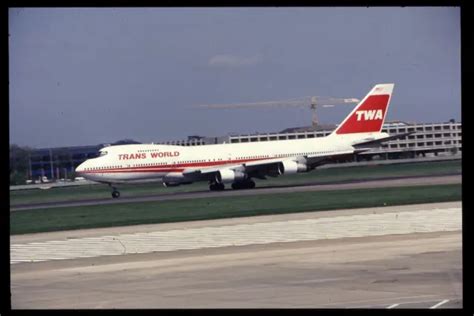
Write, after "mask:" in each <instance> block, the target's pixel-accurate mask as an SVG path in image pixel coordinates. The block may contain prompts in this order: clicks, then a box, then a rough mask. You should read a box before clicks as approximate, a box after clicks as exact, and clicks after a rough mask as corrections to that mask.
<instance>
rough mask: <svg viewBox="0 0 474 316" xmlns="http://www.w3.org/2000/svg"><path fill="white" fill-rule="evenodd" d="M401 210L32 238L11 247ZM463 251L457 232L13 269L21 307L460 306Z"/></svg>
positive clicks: (74, 261)
mask: <svg viewBox="0 0 474 316" xmlns="http://www.w3.org/2000/svg"><path fill="white" fill-rule="evenodd" d="M460 205H461V202H449V203H438V204H431V207H432V208H433V209H436V208H449V207H453V206H457V207H459V206H460ZM427 206H428V204H420V205H409V206H403V207H399V212H411V211H413V210H416V209H417V208H420V207H421V208H422V209H426V207H427ZM393 208H395V207H391V208H375V209H370V208H367V209H360V210H342V211H328V212H318V213H317V214H316V213H313V214H311V213H310V212H308V213H300V214H285V215H273V216H260V217H259V216H256V217H251V218H239V219H223V220H217V221H203V222H193V223H180V224H176V223H175V224H162V225H141V226H137V227H127V228H107V229H101V230H95V229H94V230H82V231H76V232H56V233H44V234H33V235H30V236H18V237H17V236H13V237H12V243H21V242H30V241H32V240H35V237H37V238H38V239H39V240H57V239H58V238H61V237H62V238H69V237H71V236H74V237H76V238H82V237H85V236H92V235H94V234H98V235H103V234H104V233H107V234H118V233H123V232H127V231H128V232H131V231H136V232H138V231H150V230H156V229H157V227H162V229H163V230H165V231H166V230H174V229H176V228H177V227H179V226H176V225H190V226H187V227H188V228H196V227H208V226H213V225H214V226H222V225H232V224H245V223H246V221H248V222H247V223H248V224H251V223H255V222H273V221H277V220H278V221H282V220H300V219H308V218H314V217H313V216H316V217H317V218H326V217H331V216H340V215H341V213H340V212H343V213H342V214H344V215H347V216H352V215H360V214H372V213H373V212H382V213H383V212H393ZM384 209H385V210H384ZM124 230H125V231H124ZM61 234H62V235H61ZM51 236H52V237H51ZM461 247H462V236H461V231H460V230H458V231H444V232H443V231H439V232H429V233H412V234H400V235H384V236H370V237H353V238H340V239H330V240H309V241H297V242H285V243H283V242H282V243H279V242H276V243H271V244H263V245H262V244H254V245H246V246H229V247H220V248H206V249H194V250H179V251H169V252H154V253H146V254H129V255H119V256H102V257H94V258H82V259H72V260H57V261H44V262H37V263H18V264H14V265H11V286H12V308H13V309H32V308H33V309H36V308H47V309H56V308H65V309H69V308H86V309H88V308H219V307H220V308H384V309H385V308H389V307H391V308H395V309H398V308H433V307H436V308H461V307H462V301H463V297H462V251H461Z"/></svg>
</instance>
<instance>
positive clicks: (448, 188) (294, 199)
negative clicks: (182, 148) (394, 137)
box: [10, 184, 461, 234]
mask: <svg viewBox="0 0 474 316" xmlns="http://www.w3.org/2000/svg"><path fill="white" fill-rule="evenodd" d="M458 200H461V184H450V185H433V186H430V185H428V186H413V187H397V188H376V189H354V190H334V191H319V192H296V193H284V194H269V195H262V196H256V195H254V196H235V197H218V198H197V199H192V200H172V201H159V202H142V203H126V204H115V205H114V204H112V205H94V206H82V207H67V208H54V209H39V210H28V211H18V212H12V213H10V224H11V225H10V229H11V234H27V233H38V232H50V231H61V230H73V229H84V228H99V227H114V226H128V225H138V224H154V223H169V222H181V221H193V220H205V219H218V218H230V217H243V216H254V215H269V214H284V213H297V212H307V211H322V210H333V209H348V208H361V207H376V206H390V205H403V204H417V203H432V202H447V201H458Z"/></svg>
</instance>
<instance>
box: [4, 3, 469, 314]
mask: <svg viewBox="0 0 474 316" xmlns="http://www.w3.org/2000/svg"><path fill="white" fill-rule="evenodd" d="M471 3H472V1H471ZM51 6H55V7H69V6H73V7H148V6H150V7H156V6H159V7H181V6H186V7H200V6H211V7H306V6H307V7H313V6H321V7H340V6H348V7H381V6H394V7H400V6H401V7H418V6H449V7H452V6H460V8H461V67H462V75H461V87H462V93H461V100H462V107H461V119H462V121H464V122H465V123H466V120H465V119H466V118H471V116H470V115H469V107H472V106H474V104H473V103H474V102H473V101H472V100H471V98H470V95H469V92H470V87H469V86H468V85H467V83H469V82H470V79H472V78H473V77H474V76H473V75H474V72H473V68H472V59H473V58H474V50H473V37H474V36H473V35H472V34H473V33H472V30H473V29H474V28H473V27H472V21H473V20H474V13H473V7H472V4H469V1H468V0H456V1H447V0H414V1H393V0H384V1H375V0H365V1H360V0H359V1H356V0H354V1H351V0H336V1H330V0H319V1H311V2H306V3H305V2H294V1H283V0H272V1H268V0H267V1H265V0H260V1H249V0H239V1H235V0H234V1H232V0H227V1H224V2H220V3H216V2H212V1H201V2H199V3H198V2H196V1H193V0H181V1H179V0H173V1H171V0H161V1H159V2H152V1H143V0H141V1H140V0H139V1H133V2H132V1H123V0H115V1H90V0H89V1H87V0H81V1H72V2H68V3H67V4H66V3H65V2H59V1H54V0H49V1H41V2H35V1H21V0H20V1H8V3H7V6H5V7H4V10H2V13H3V18H2V19H1V21H2V22H3V23H2V28H4V30H5V32H4V33H3V34H5V33H6V34H7V36H5V38H6V41H4V43H6V44H5V46H6V47H3V52H4V55H3V56H4V67H3V69H4V71H5V72H4V74H5V75H4V78H5V81H4V82H5V83H6V84H4V86H3V87H4V89H5V90H6V91H5V92H4V93H3V96H5V97H6V102H4V104H5V106H2V107H1V111H2V113H1V114H0V120H1V122H0V129H1V132H0V135H1V137H2V141H1V144H2V147H3V148H2V151H3V154H2V155H1V159H2V161H3V162H4V163H3V164H2V165H3V166H7V165H9V160H8V158H7V157H9V149H8V147H9V146H7V144H9V84H8V83H9V58H8V57H9V51H8V47H9V46H8V22H9V19H8V9H9V8H10V7H51ZM469 128H470V126H468V124H465V125H464V129H463V131H462V135H463V137H462V139H463V147H464V148H472V147H471V146H469V139H472V138H470V137H464V135H466V133H467V134H469V133H470V132H471V130H469ZM466 144H467V146H466ZM467 159H469V153H468V150H464V151H463V160H462V169H463V170H462V173H463V186H462V193H463V201H462V204H463V215H462V219H463V232H462V238H463V309H461V310H415V312H416V314H425V313H430V314H433V313H437V314H439V313H449V314H450V315H453V314H464V313H466V314H469V315H473V314H474V304H473V302H472V301H471V300H470V299H469V297H472V293H474V289H473V287H472V267H473V265H474V261H473V260H472V259H471V255H473V252H472V242H471V238H472V230H470V229H469V228H470V226H472V225H473V216H472V214H471V212H472V204H471V201H470V200H469V197H468V196H467V195H468V194H469V193H471V192H473V191H474V189H471V188H470V186H469V184H470V181H469V180H470V179H471V177H470V175H471V174H470V173H469V168H470V166H469V164H468V162H466V161H467ZM0 170H2V172H5V175H4V176H2V180H3V181H2V186H1V188H2V190H1V192H3V193H5V194H2V195H1V197H2V199H1V203H2V204H4V207H2V208H1V209H2V211H1V212H0V232H1V248H0V249H1V253H0V258H1V267H2V271H1V276H2V277H1V279H0V280H1V283H0V316H2V315H5V314H30V313H37V312H40V313H45V314H48V315H50V314H61V315H63V314H78V313H101V314H109V313H116V312H122V313H126V314H135V313H137V312H138V313H148V312H151V313H154V314H156V313H163V312H167V313H181V312H199V310H195V309H182V310H179V309H178V310H128V309H127V310H31V311H30V310H11V294H10V284H11V279H10V234H9V232H10V225H9V223H10V214H9V213H10V212H9V208H10V207H9V180H7V179H9V176H8V175H7V170H6V169H5V168H1V169H0ZM466 196H467V198H465V197H466ZM7 197H8V198H7ZM227 311H233V310H219V309H211V310H206V311H205V312H206V313H212V312H213V313H219V314H220V313H222V312H227ZM242 311H244V312H245V313H248V312H257V313H261V312H271V313H273V312H291V313H294V312H297V313H311V314H313V313H315V312H317V313H328V314H331V313H334V312H336V313H339V312H343V311H345V310H339V309H335V310H332V309H322V310H321V309H316V310H310V309H297V310H291V309H279V310H277V309H275V310H273V309H270V310H267V309H245V310H242ZM407 311H409V310H383V311H382V310H364V309H362V310H355V309H354V310H347V312H350V313H360V314H363V315H366V314H379V313H381V312H383V313H395V314H397V313H403V312H407ZM201 312H202V310H201Z"/></svg>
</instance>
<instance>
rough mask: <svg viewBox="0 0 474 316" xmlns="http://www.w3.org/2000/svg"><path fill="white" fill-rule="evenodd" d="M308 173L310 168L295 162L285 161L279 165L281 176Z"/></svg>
mask: <svg viewBox="0 0 474 316" xmlns="http://www.w3.org/2000/svg"><path fill="white" fill-rule="evenodd" d="M306 171H308V166H307V165H306V164H304V163H300V162H297V161H293V160H284V161H282V162H280V163H279V164H278V173H279V174H294V173H297V172H306Z"/></svg>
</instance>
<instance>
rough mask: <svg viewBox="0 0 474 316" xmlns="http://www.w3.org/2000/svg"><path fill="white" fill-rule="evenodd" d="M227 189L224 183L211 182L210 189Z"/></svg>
mask: <svg viewBox="0 0 474 316" xmlns="http://www.w3.org/2000/svg"><path fill="white" fill-rule="evenodd" d="M224 189H225V186H224V184H223V183H215V182H213V183H211V184H210V185H209V190H211V191H223V190H224Z"/></svg>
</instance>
